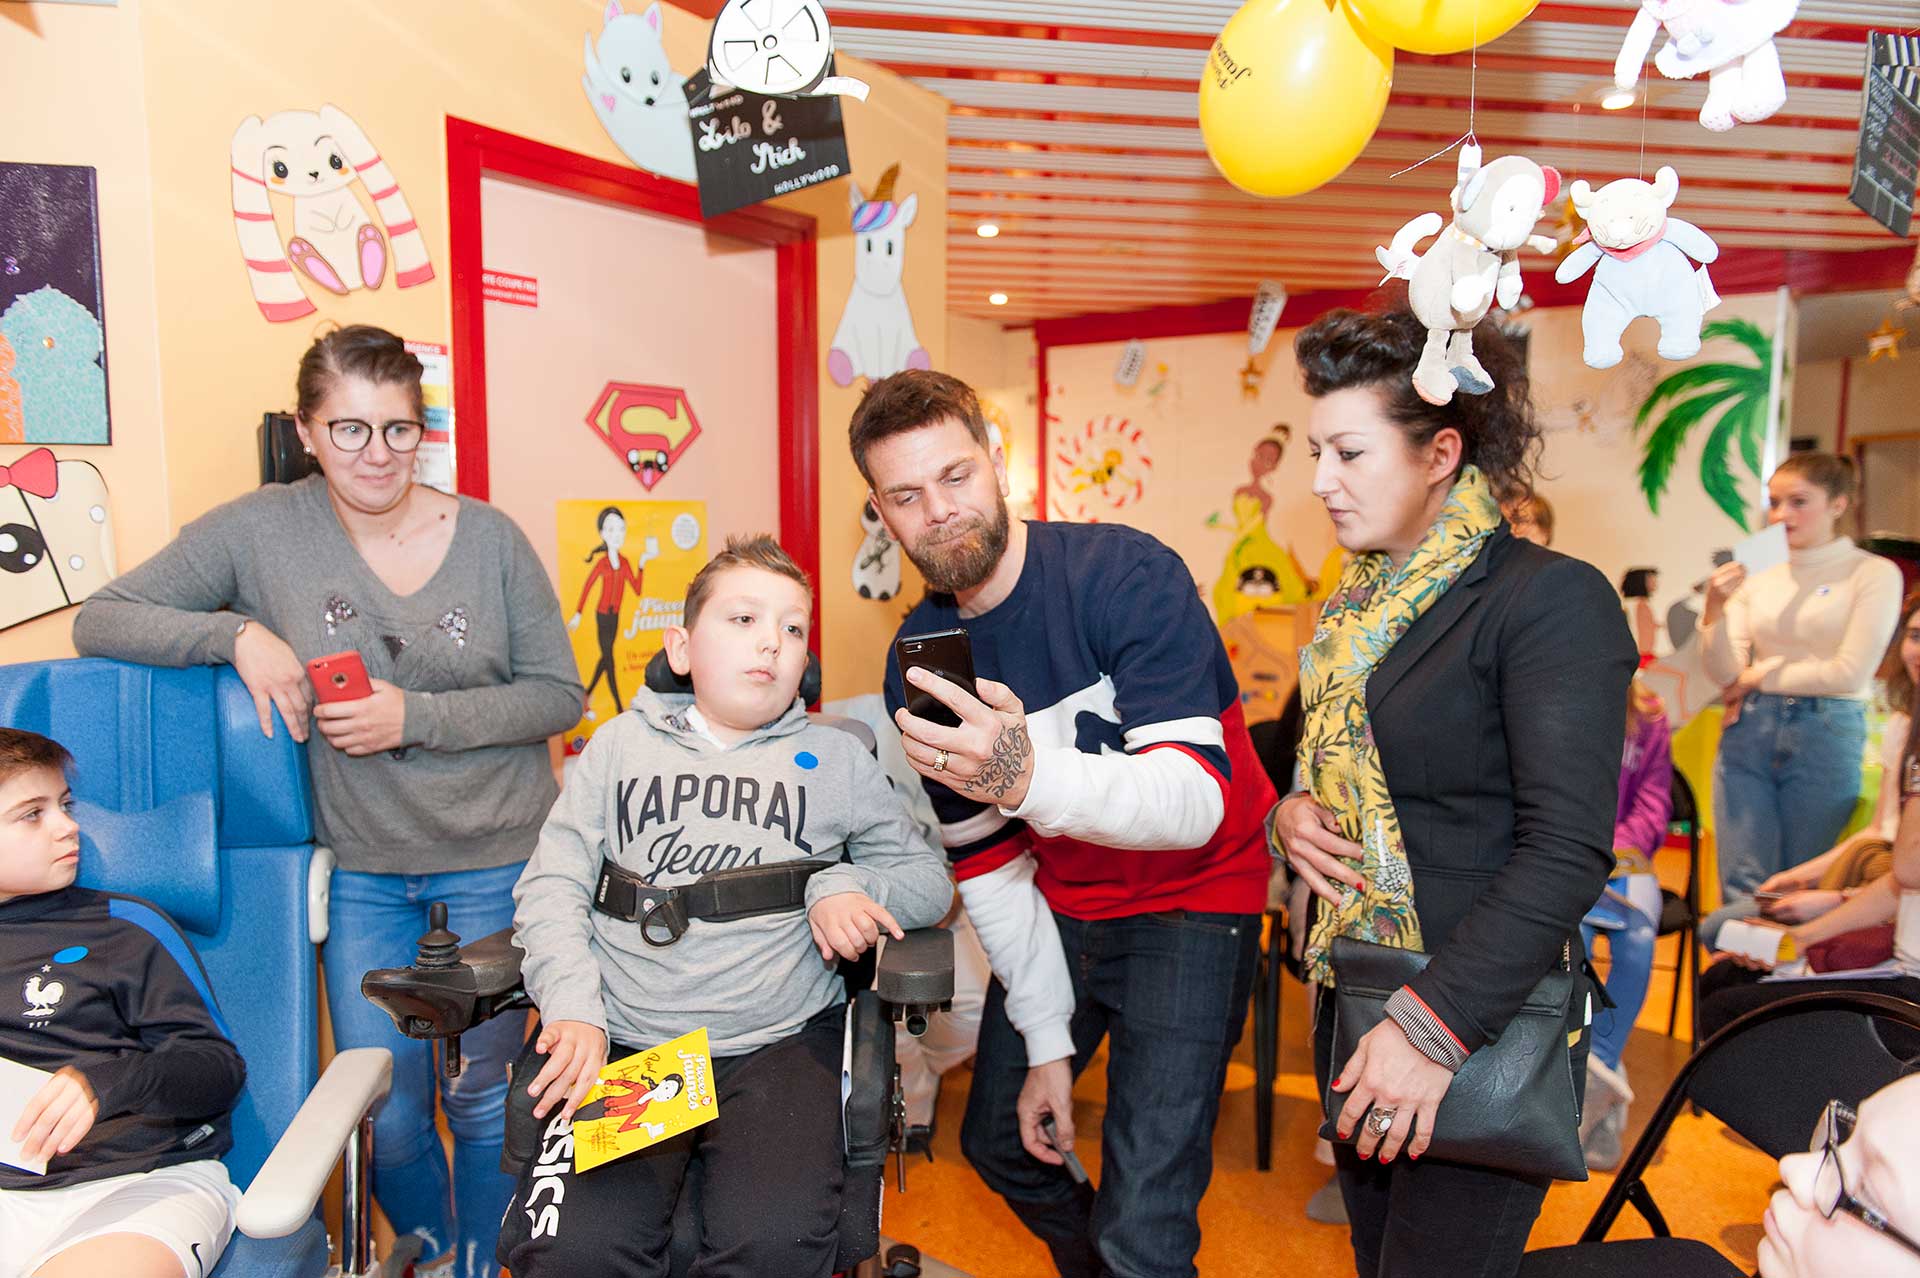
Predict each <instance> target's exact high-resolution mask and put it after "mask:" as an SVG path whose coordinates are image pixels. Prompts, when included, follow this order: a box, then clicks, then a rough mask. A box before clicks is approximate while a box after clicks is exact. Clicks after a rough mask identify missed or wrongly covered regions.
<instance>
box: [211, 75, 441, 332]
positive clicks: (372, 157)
mask: <svg viewBox="0 0 1920 1278" xmlns="http://www.w3.org/2000/svg"><path fill="white" fill-rule="evenodd" d="M232 170H233V173H232V177H233V225H234V230H235V232H236V233H237V234H238V235H239V237H240V256H241V257H242V258H243V259H244V260H245V261H246V264H247V283H248V284H249V285H250V286H251V287H252V289H253V300H254V301H255V302H256V303H258V304H259V306H260V313H261V314H262V315H264V316H266V317H267V318H268V319H270V320H274V321H282V320H294V319H299V318H301V317H302V316H304V315H311V314H312V313H313V311H314V305H313V303H312V302H311V301H309V300H308V298H307V295H306V293H305V292H304V291H303V290H302V289H301V287H300V282H299V280H298V279H296V278H295V276H294V268H295V267H298V268H299V270H300V272H301V274H303V275H305V276H306V277H307V278H308V279H310V280H312V281H313V282H314V283H316V284H318V285H319V286H320V287H321V288H324V289H326V290H327V291H328V292H329V293H333V294H336V295H338V296H341V297H344V296H346V295H347V294H348V293H350V292H352V291H353V290H354V289H356V288H379V287H380V285H381V283H382V282H384V281H385V279H386V276H387V267H388V264H389V260H391V264H392V266H393V268H394V277H393V282H394V283H395V284H396V285H398V286H399V287H401V288H411V287H413V286H414V285H416V284H425V283H426V282H427V281H428V280H430V279H432V278H433V266H432V264H431V263H430V262H429V261H428V260H427V244H426V240H425V239H424V238H423V237H422V236H421V234H420V228H419V226H418V225H416V224H415V222H414V220H413V213H412V212H411V211H410V210H409V209H408V208H407V197H406V196H404V195H402V194H401V193H400V183H399V181H398V179H396V178H395V177H394V176H393V171H392V170H391V169H389V168H387V163H386V161H385V160H383V159H381V158H380V153H379V152H378V151H376V150H374V147H373V143H372V142H371V141H369V140H368V138H367V135H366V132H365V131H364V130H363V129H361V127H360V126H359V125H358V124H356V123H355V122H354V120H353V117H352V116H350V115H348V114H347V113H346V112H345V111H342V110H341V109H340V108H339V107H336V106H323V107H321V108H320V109H319V111H317V112H316V111H281V112H278V113H277V114H274V115H270V116H268V117H267V118H266V119H264V120H262V119H261V118H260V117H259V116H257V115H250V116H248V117H247V118H246V119H244V120H242V121H241V122H240V127H239V128H238V129H235V130H234V133H233V156H232ZM355 182H359V183H361V184H363V186H364V187H365V190H366V195H367V199H368V201H370V202H371V203H372V205H373V207H374V209H375V211H377V212H378V213H379V215H380V226H378V227H376V226H375V225H374V224H373V219H372V218H370V217H368V216H367V210H366V207H365V205H363V204H362V203H361V202H360V198H359V196H358V195H357V194H356V193H355V191H354V189H353V187H354V183H355ZM270 194H279V195H285V196H291V197H292V199H293V236H292V238H291V239H289V240H287V241H286V243H285V244H284V245H282V243H281V240H280V231H279V228H278V227H276V226H275V225H274V220H273V201H272V199H271V198H270ZM382 228H384V229H385V231H386V234H385V236H382V235H381V230H382Z"/></svg>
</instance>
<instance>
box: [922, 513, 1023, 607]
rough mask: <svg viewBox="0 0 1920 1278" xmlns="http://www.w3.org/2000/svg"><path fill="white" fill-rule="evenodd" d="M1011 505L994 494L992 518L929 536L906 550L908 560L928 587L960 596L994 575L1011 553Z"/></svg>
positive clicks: (978, 520)
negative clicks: (1001, 559)
mask: <svg viewBox="0 0 1920 1278" xmlns="http://www.w3.org/2000/svg"><path fill="white" fill-rule="evenodd" d="M1008 527H1009V524H1008V520H1007V503H1006V501H1005V499H1003V498H1001V497H1000V495H999V494H998V493H995V494H994V512H993V517H992V518H990V519H989V518H985V517H980V516H976V517H975V518H974V519H973V520H972V521H971V522H969V523H967V524H966V525H964V526H963V527H961V528H960V529H959V530H958V531H953V532H945V533H928V534H927V535H926V536H924V537H922V538H921V539H920V544H919V545H917V546H907V547H905V549H906V552H907V558H908V559H911V560H912V561H913V566H914V567H915V568H918V569H919V570H920V575H921V576H922V577H924V578H926V580H927V588H928V589H929V590H933V591H937V592H938V593H940V594H944V595H956V594H959V593H960V592H961V591H963V590H972V589H973V588H974V587H975V586H977V585H979V584H980V583H981V582H983V581H985V580H986V579H987V578H989V577H991V576H993V570H994V569H995V568H998V567H999V566H1000V557H1001V556H1002V555H1004V554H1006V552H1007V531H1008Z"/></svg>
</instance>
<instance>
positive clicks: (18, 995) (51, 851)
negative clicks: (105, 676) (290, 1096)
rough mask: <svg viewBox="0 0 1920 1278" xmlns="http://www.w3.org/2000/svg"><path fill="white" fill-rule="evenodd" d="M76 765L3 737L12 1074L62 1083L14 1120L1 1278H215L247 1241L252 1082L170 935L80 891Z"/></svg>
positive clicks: (31, 737)
mask: <svg viewBox="0 0 1920 1278" xmlns="http://www.w3.org/2000/svg"><path fill="white" fill-rule="evenodd" d="M70 763H71V759H70V757H69V756H68V754H67V752H66V750H65V749H63V748H62V747H61V746H60V745H59V744H57V743H56V742H53V741H49V740H48V739H47V738H45V737H43V736H40V735H38V734H37V733H32V732H22V731H19V730H17V729H13V728H0V1058H4V1059H5V1060H6V1061H9V1062H12V1063H14V1064H16V1065H25V1066H29V1067H31V1068H33V1069H36V1070H42V1071H45V1072H47V1073H49V1074H51V1075H52V1077H50V1078H49V1079H47V1080H46V1081H45V1083H43V1084H42V1085H41V1086H40V1087H39V1088H38V1089H37V1091H36V1092H35V1093H34V1094H33V1095H32V1097H31V1098H30V1099H29V1100H28V1101H27V1103H26V1105H25V1107H24V1108H23V1109H21V1110H19V1111H18V1112H13V1113H6V1112H0V1138H8V1140H10V1142H12V1143H11V1144H9V1143H6V1142H5V1141H0V1158H4V1159H5V1160H6V1161H0V1239H4V1240H5V1241H4V1243H0V1278H16V1276H18V1275H27V1274H39V1275H49V1276H52V1275H69V1274H73V1275H79V1274H112V1275H114V1278H149V1276H153V1278H159V1276H160V1275H175V1274H184V1275H186V1278H202V1276H203V1275H205V1274H206V1273H208V1272H209V1271H211V1270H212V1268H213V1266H214V1265H215V1263H217V1262H218V1261H219V1259H220V1253H221V1252H222V1251H223V1250H224V1249H225V1247H226V1245H227V1240H228V1239H229V1238H230V1237H232V1234H233V1206H234V1204H235V1203H236V1202H237V1201H238V1200H239V1194H238V1192H237V1191H236V1190H235V1189H234V1187H233V1185H232V1183H231V1182H230V1181H229V1180H228V1179H227V1173H226V1168H225V1167H223V1166H222V1165H221V1164H220V1161H219V1159H220V1155H221V1154H223V1153H225V1152H226V1151H227V1150H228V1149H229V1148H230V1147H231V1146H232V1144H233V1140H232V1136H231V1134H230V1132H229V1128H228V1112H229V1111H230V1110H231V1109H232V1107H233V1104H234V1102H235V1100H236V1099H237V1098H238V1097H239V1095H240V1088H241V1085H242V1084H243V1083H244V1082H245V1080H246V1070H245V1067H244V1066H243V1065H242V1064H241V1061H240V1054H239V1053H238V1052H237V1051H235V1050H234V1046H233V1044H232V1042H230V1041H229V1039H228V1036H227V1031H226V1027H225V1025H224V1024H223V1023H222V1022H221V1020H220V1013H219V1011H218V1009H217V1008H216V1007H215V1006H214V1002H213V995H212V991H211V990H210V989H209V988H208V985H207V978H206V974H205V973H204V972H203V971H202V970H201V968H200V963H199V960H198V959H197V958H196V957H195V955H194V953H193V951H192V949H191V948H190V947H189V946H188V944H187V942H186V939H185V938H184V937H182V936H181V934H180V931H179V929H178V928H177V927H175V926H174V924H173V921H172V920H171V919H169V918H167V916H166V915H164V914H162V913H161V912H160V911H159V910H157V909H155V908H154V907H153V906H151V905H149V904H147V903H146V902H144V901H140V900H137V899H135V898H133V897H127V896H119V895H116V894H114V893H110V892H96V891H93V890H91V889H88V888H80V887H75V886H74V885H73V882H74V877H75V875H76V874H77V873H78V872H79V865H80V827H79V826H78V825H76V824H75V823H74V820H73V816H72V814H71V811H70V809H71V808H72V805H73V795H72V793H71V791H69V790H68V788H67V778H66V770H67V767H68V766H69V764H70ZM15 1145H17V1149H15V1148H14V1146H15ZM42 1162H44V1164H45V1171H44V1173H42V1172H39V1171H38V1170H36V1169H37V1168H38V1167H39V1165H40V1164H41V1163H42Z"/></svg>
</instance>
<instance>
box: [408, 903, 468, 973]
mask: <svg viewBox="0 0 1920 1278" xmlns="http://www.w3.org/2000/svg"><path fill="white" fill-rule="evenodd" d="M416 945H417V946H418V949H417V951H416V952H415V955H414V960H413V965H414V966H415V967H424V968H428V969H433V968H443V967H452V966H453V965H454V964H456V963H458V962H459V961H460V937H459V935H458V934H457V933H454V932H449V931H448V930H447V903H446V902H445V901H435V902H434V903H433V904H432V905H429V906H428V907H427V931H426V932H424V933H422V934H421V937H420V939H419V941H418V942H416Z"/></svg>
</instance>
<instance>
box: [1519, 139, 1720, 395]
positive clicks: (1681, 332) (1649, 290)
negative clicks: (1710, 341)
mask: <svg viewBox="0 0 1920 1278" xmlns="http://www.w3.org/2000/svg"><path fill="white" fill-rule="evenodd" d="M1679 194H1680V175H1679V174H1678V173H1675V172H1674V171H1673V170H1672V169H1671V168H1667V167H1662V168H1661V169H1660V171H1659V172H1658V173H1656V174H1654V177H1653V181H1652V182H1650V183H1649V182H1642V181H1641V180H1640V179H1638V178H1621V179H1620V180H1619V181H1617V182H1609V183H1607V184H1606V185H1605V186H1603V187H1601V188H1600V189H1599V190H1597V191H1596V190H1594V189H1593V188H1592V187H1590V186H1588V185H1587V184H1586V183H1585V182H1575V183H1574V184H1573V207H1574V209H1575V211H1576V212H1578V213H1579V214H1580V216H1581V218H1582V219H1584V220H1585V222H1586V224H1587V229H1586V230H1585V231H1584V232H1582V234H1581V236H1580V239H1579V240H1578V241H1577V242H1576V247H1575V248H1574V250H1573V252H1572V253H1569V254H1568V255H1567V259H1566V260H1565V261H1564V262H1562V263H1560V267H1559V269H1558V270H1556V271H1555V272H1554V273H1553V278H1554V279H1556V280H1558V281H1560V282H1561V283H1562V284H1569V283H1572V282H1573V281H1574V280H1577V279H1579V278H1580V277H1581V276H1582V275H1585V274H1586V273H1587V271H1588V270H1590V269H1591V270H1592V271H1593V287H1592V288H1590V289H1589V290H1588V291H1587V307H1586V310H1585V311H1583V312H1582V313H1581V316H1580V327H1581V330H1582V331H1583V332H1584V333H1585V334H1586V347H1587V349H1586V354H1585V359H1586V362H1587V366H1588V367H1589V368H1612V367H1613V366H1614V365H1615V364H1618V363H1619V362H1620V359H1621V354H1622V352H1621V349H1620V335H1621V334H1622V333H1624V332H1625V331H1626V328H1627V325H1628V324H1630V323H1632V322H1633V320H1634V319H1635V318H1637V317H1638V316H1641V315H1645V316H1648V317H1649V318H1651V319H1654V320H1657V321H1658V322H1659V324H1660V346H1659V351H1660V355H1661V358H1663V359H1691V358H1692V357H1693V356H1695V355H1697V354H1699V353H1700V324H1701V322H1702V320H1703V319H1704V318H1705V316H1706V313H1707V312H1708V311H1710V310H1712V309H1713V308H1714V307H1716V306H1718V305H1719V304H1720V297H1719V295H1718V294H1716V293H1715V292H1714V291H1713V281H1712V280H1711V279H1710V278H1708V276H1707V268H1706V266H1705V265H1702V266H1700V267H1699V268H1697V269H1696V268H1695V267H1694V265H1693V264H1694V263H1695V262H1700V263H1706V262H1711V261H1713V260H1714V259H1715V258H1717V257H1719V256H1720V246H1719V245H1717V244H1715V243H1714V242H1713V241H1712V240H1711V239H1710V238H1708V236H1707V233H1706V232H1705V231H1703V230H1701V229H1700V228H1699V227H1697V226H1695V225H1693V224H1692V223H1691V222H1683V221H1681V220H1680V219H1679V218H1677V217H1668V216H1667V210H1668V209H1669V208H1671V207H1672V205H1673V201H1674V198H1675V197H1676V196H1677V195H1679Z"/></svg>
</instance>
